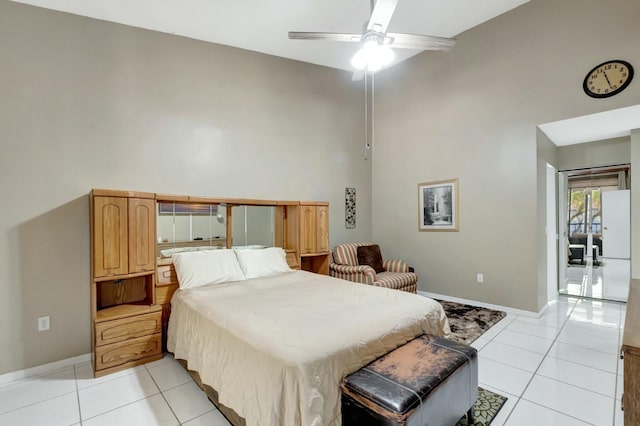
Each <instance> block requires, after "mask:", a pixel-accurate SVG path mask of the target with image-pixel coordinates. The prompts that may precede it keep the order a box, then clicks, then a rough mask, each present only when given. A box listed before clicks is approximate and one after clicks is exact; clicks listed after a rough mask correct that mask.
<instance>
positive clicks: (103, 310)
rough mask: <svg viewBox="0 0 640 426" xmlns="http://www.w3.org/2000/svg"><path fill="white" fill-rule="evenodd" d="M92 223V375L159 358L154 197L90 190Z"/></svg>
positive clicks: (136, 193) (159, 338)
mask: <svg viewBox="0 0 640 426" xmlns="http://www.w3.org/2000/svg"><path fill="white" fill-rule="evenodd" d="M89 200H90V201H89V202H90V209H89V210H90V224H91V330H92V339H91V340H92V342H91V352H92V362H93V370H94V375H95V376H96V377H99V376H103V375H105V374H109V373H113V372H116V371H119V370H123V369H126V368H129V367H132V366H136V365H140V364H143V363H145V362H149V361H154V360H156V359H160V358H162V351H161V340H162V335H161V318H162V311H161V308H160V306H158V305H155V275H156V264H155V262H156V260H155V259H156V256H155V244H156V237H155V235H156V204H155V194H152V193H142V192H130V191H113V190H100V189H94V190H93V191H92V192H91V194H90V197H89Z"/></svg>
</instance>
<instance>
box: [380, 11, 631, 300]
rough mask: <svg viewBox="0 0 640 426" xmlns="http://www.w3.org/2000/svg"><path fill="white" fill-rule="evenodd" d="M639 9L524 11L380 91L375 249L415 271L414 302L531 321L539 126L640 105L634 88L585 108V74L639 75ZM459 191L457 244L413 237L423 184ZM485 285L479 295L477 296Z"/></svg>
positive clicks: (383, 77) (399, 70)
mask: <svg viewBox="0 0 640 426" xmlns="http://www.w3.org/2000/svg"><path fill="white" fill-rule="evenodd" d="M638 16H640V2H638V1H635V0H611V1H607V2H602V1H597V0H564V1H556V0H532V1H530V2H528V3H526V4H525V5H523V6H521V7H519V8H517V9H515V10H513V11H511V12H508V13H506V14H504V15H502V16H500V17H497V18H495V19H493V20H492V21H489V22H488V23H485V24H483V25H480V26H478V27H475V28H473V29H471V30H469V31H467V32H465V33H463V34H461V35H460V36H458V37H457V39H458V43H457V45H456V47H455V48H454V49H453V50H452V51H451V52H449V53H440V52H425V53H422V54H420V55H417V56H415V57H414V58H412V59H410V60H408V61H406V62H405V63H403V64H401V65H400V66H398V67H394V68H392V69H390V70H388V71H385V72H382V73H380V75H379V77H378V79H377V80H376V84H377V89H379V95H378V96H377V105H376V114H377V116H376V124H377V127H376V138H377V139H376V141H375V143H374V150H375V155H374V163H373V188H374V190H373V230H372V232H373V238H374V240H376V241H377V242H379V243H380V244H381V247H382V248H383V250H384V251H385V255H387V253H389V254H392V255H394V256H399V257H403V258H406V259H408V260H409V262H410V263H411V264H412V265H414V266H415V267H416V270H417V272H418V274H419V275H420V283H419V286H420V289H421V290H427V291H431V292H435V293H442V294H447V295H450V296H457V297H462V298H467V299H472V300H478V301H483V302H490V303H496V304H501V305H506V306H511V307H514V308H521V309H526V310H531V311H537V310H538V309H539V308H540V307H541V303H542V298H541V296H540V295H541V294H542V291H543V289H541V288H539V287H541V282H540V280H538V277H539V276H544V272H543V271H541V270H540V269H539V268H540V267H541V265H540V263H539V262H538V261H537V260H536V257H537V256H539V254H540V253H539V250H538V248H537V246H538V245H539V241H538V240H539V238H538V237H539V223H538V221H537V219H536V217H537V216H538V215H544V214H545V212H544V207H545V206H544V205H540V203H539V202H538V201H537V200H538V195H537V194H538V192H537V187H538V185H539V184H544V182H539V181H538V160H537V142H536V132H537V129H536V126H537V125H538V124H540V123H548V122H552V121H557V120H561V119H566V118H571V117H576V116H581V115H586V114H591V113H596V112H601V111H606V110H611V109H615V108H621V107H625V106H630V105H635V104H638V103H640V79H635V80H634V81H633V82H632V83H631V85H630V87H629V88H628V89H627V90H626V91H624V92H622V93H621V94H619V95H617V96H614V97H611V98H607V99H593V98H590V97H588V96H586V95H585V94H584V93H583V91H582V81H583V78H584V76H585V75H586V73H587V72H588V71H589V70H590V69H591V68H592V67H593V66H595V65H597V64H598V63H600V62H603V61H605V60H607V59H614V58H621V59H625V60H628V61H629V62H631V63H632V64H635V65H636V67H640V50H638V48H637V40H638V39H640V26H638V24H637V17H638ZM449 178H458V179H459V180H460V232H457V233H448V232H444V233H425V232H417V226H418V223H417V222H418V205H417V184H418V182H425V181H433V180H439V179H449ZM476 273H484V281H485V282H484V284H482V285H478V284H476V282H475V281H476V280H475V277H476Z"/></svg>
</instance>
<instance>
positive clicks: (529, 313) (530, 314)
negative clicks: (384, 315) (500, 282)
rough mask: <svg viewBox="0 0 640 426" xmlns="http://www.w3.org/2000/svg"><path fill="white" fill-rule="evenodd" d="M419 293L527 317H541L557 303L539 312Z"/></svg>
mask: <svg viewBox="0 0 640 426" xmlns="http://www.w3.org/2000/svg"><path fill="white" fill-rule="evenodd" d="M418 294H419V295H421V296H425V297H429V298H431V299H440V300H446V301H447V302H457V303H464V304H466V305H472V306H480V307H481V308H487V309H496V310H499V311H505V312H507V313H512V314H516V315H524V316H527V317H535V318H538V317H540V315H542V314H543V313H544V312H545V311H546V310H547V309H549V306H551V305H553V304H554V303H556V302H555V301H554V302H549V303H547V304H546V305H544V306H543V307H542V309H540V311H539V312H533V311H525V310H523V309H515V308H510V307H508V306H500V305H493V304H491V303H483V302H476V301H475V300H469V299H461V298H459V297H452V296H446V295H444V294H436V293H429V292H427V291H421V290H418Z"/></svg>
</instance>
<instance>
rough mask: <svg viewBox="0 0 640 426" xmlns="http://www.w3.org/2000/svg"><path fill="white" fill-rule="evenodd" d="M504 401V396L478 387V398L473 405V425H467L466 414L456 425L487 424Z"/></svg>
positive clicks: (484, 425) (480, 425)
mask: <svg viewBox="0 0 640 426" xmlns="http://www.w3.org/2000/svg"><path fill="white" fill-rule="evenodd" d="M506 401H507V398H506V397H504V396H502V395H498V394H497V393H493V392H491V391H488V390H486V389H484V388H481V387H478V399H476V403H475V404H474V405H473V425H469V424H468V423H467V416H463V417H462V418H461V419H460V420H459V421H458V423H456V426H488V425H490V424H491V422H492V421H493V419H494V418H495V417H496V415H497V414H498V412H499V411H500V409H501V408H502V406H503V405H504V403H505V402H506Z"/></svg>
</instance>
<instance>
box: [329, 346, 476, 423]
mask: <svg viewBox="0 0 640 426" xmlns="http://www.w3.org/2000/svg"><path fill="white" fill-rule="evenodd" d="M341 390H342V424H343V425H344V426H355V425H367V426H377V425H381V426H382V425H384V426H391V425H407V426H413V425H429V426H453V425H455V424H456V423H457V421H458V420H459V419H460V418H461V417H462V416H463V415H465V413H466V414H467V416H469V417H468V419H470V420H471V421H469V422H468V423H469V424H473V421H472V420H473V404H474V403H475V401H476V399H477V398H478V356H477V351H476V350H475V348H472V347H471V346H467V345H464V344H461V343H457V342H453V341H451V340H447V339H443V338H441V337H434V336H429V335H426V334H423V335H422V336H419V337H417V338H415V339H414V340H411V341H410V342H408V343H406V344H405V345H403V346H400V347H399V348H397V349H395V350H393V351H391V352H389V353H388V354H386V355H384V356H382V357H380V358H378V359H377V360H375V361H373V362H372V363H371V364H369V365H367V366H365V367H363V368H361V369H360V370H358V371H356V372H355V373H353V374H351V375H349V376H347V377H346V378H345V379H344V380H343V381H342V384H341Z"/></svg>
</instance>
